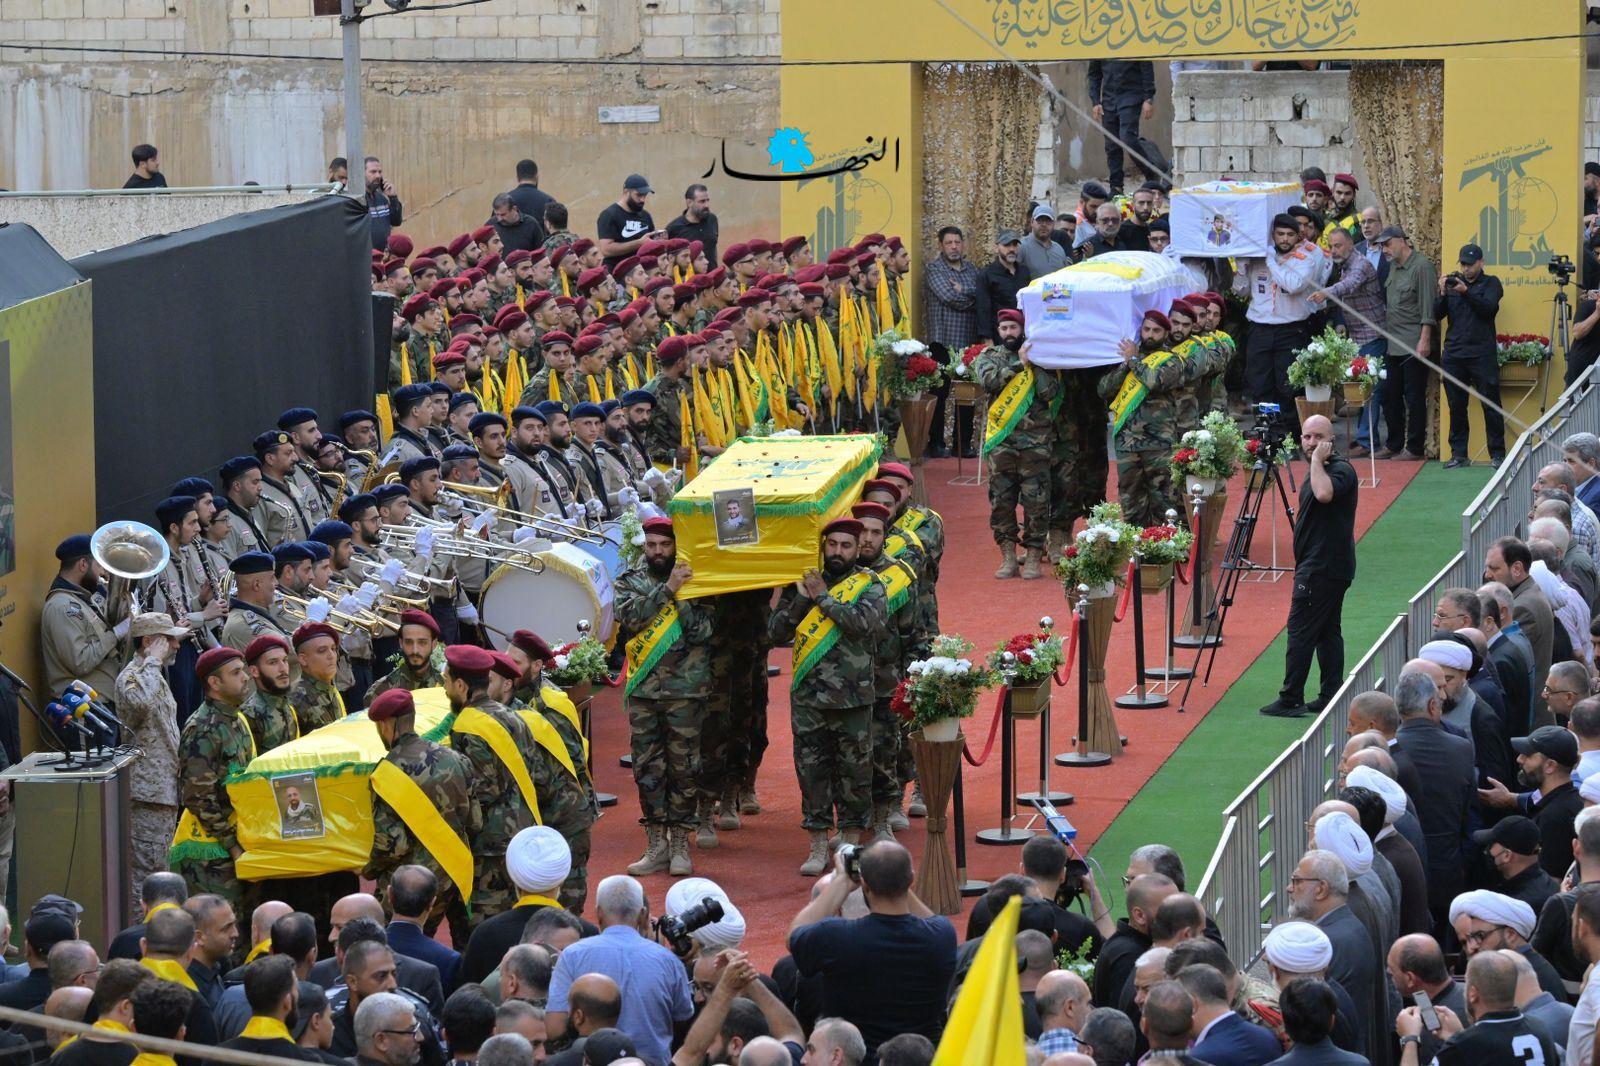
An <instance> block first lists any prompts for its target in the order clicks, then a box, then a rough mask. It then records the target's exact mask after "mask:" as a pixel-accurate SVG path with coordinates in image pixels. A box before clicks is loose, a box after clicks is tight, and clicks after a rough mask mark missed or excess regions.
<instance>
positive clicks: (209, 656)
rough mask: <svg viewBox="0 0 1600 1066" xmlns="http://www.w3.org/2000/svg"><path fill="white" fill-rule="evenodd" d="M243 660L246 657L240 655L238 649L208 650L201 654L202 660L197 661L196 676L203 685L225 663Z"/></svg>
mask: <svg viewBox="0 0 1600 1066" xmlns="http://www.w3.org/2000/svg"><path fill="white" fill-rule="evenodd" d="M243 658H244V656H243V655H240V654H239V651H238V649H237V648H207V649H206V650H205V651H203V652H201V653H200V658H198V659H196V660H195V663H194V676H195V677H197V678H199V679H200V683H201V684H202V685H203V684H205V681H206V678H208V677H210V676H211V675H212V674H214V673H216V672H217V668H218V667H219V666H221V665H222V664H223V663H228V662H232V661H233V660H235V659H243Z"/></svg>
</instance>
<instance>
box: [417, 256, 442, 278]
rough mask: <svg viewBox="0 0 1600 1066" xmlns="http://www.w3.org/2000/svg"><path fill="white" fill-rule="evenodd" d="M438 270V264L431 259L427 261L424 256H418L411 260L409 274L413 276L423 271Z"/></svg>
mask: <svg viewBox="0 0 1600 1066" xmlns="http://www.w3.org/2000/svg"><path fill="white" fill-rule="evenodd" d="M438 269H439V264H438V263H435V262H434V261H433V260H432V259H429V258H428V257H427V256H425V255H419V256H417V257H416V258H415V259H413V260H411V273H413V274H420V273H422V272H423V271H424V270H438Z"/></svg>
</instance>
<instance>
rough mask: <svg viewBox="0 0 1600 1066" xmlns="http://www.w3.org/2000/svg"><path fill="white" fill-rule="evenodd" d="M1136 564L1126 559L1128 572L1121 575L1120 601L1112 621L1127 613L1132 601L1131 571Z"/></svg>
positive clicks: (1116, 620)
mask: <svg viewBox="0 0 1600 1066" xmlns="http://www.w3.org/2000/svg"><path fill="white" fill-rule="evenodd" d="M1138 565H1139V564H1138V563H1136V562H1134V561H1133V560H1131V559H1130V560H1128V572H1127V573H1125V574H1123V575H1122V602H1121V603H1119V604H1117V613H1116V615H1115V616H1114V617H1113V618H1112V621H1114V622H1120V621H1122V617H1123V615H1125V614H1127V613H1128V604H1130V603H1132V602H1133V571H1134V568H1135V567H1137V566H1138Z"/></svg>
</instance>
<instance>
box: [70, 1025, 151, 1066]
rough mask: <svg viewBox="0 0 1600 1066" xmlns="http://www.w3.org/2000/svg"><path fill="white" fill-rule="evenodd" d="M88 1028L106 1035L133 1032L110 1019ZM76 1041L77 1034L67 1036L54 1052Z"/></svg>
mask: <svg viewBox="0 0 1600 1066" xmlns="http://www.w3.org/2000/svg"><path fill="white" fill-rule="evenodd" d="M89 1028H91V1029H99V1030H101V1031H102V1032H107V1033H131V1032H133V1030H132V1029H129V1028H128V1027H127V1026H126V1025H123V1024H122V1023H121V1022H118V1021H113V1020H112V1019H110V1018H101V1019H100V1020H99V1021H97V1022H95V1023H94V1024H93V1025H91V1026H90V1027H89ZM77 1039H78V1037H77V1034H76V1033H74V1034H73V1035H72V1036H69V1037H67V1038H66V1039H65V1040H63V1041H62V1042H61V1047H58V1048H56V1050H57V1051H60V1050H61V1048H64V1047H66V1046H67V1045H68V1044H71V1043H72V1042H73V1041H75V1040H77ZM99 1042H100V1041H94V1043H99ZM141 1057H142V1056H141ZM152 1057H153V1058H158V1059H162V1058H165V1056H163V1055H155V1056H152ZM134 1061H135V1062H137V1061H139V1059H138V1058H135V1059H134ZM166 1061H167V1062H171V1061H172V1060H171V1059H166Z"/></svg>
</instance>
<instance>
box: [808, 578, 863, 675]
mask: <svg viewBox="0 0 1600 1066" xmlns="http://www.w3.org/2000/svg"><path fill="white" fill-rule="evenodd" d="M874 580H876V578H875V577H874V576H873V574H872V573H871V572H870V571H866V570H857V571H855V572H854V573H852V574H849V575H848V576H846V577H845V579H844V580H843V581H841V582H839V583H838V584H837V585H834V586H833V587H832V588H830V589H829V590H828V595H829V596H832V597H833V598H834V599H835V600H838V601H839V602H840V603H854V602H855V601H856V600H858V599H860V598H861V594H862V593H863V592H865V591H867V588H868V587H869V586H871V584H872V582H873V581H874ZM838 642H839V627H838V626H836V625H834V623H833V619H831V618H829V617H828V616H827V615H825V614H823V613H822V608H820V607H815V606H814V607H812V608H811V610H809V611H807V612H806V616H805V617H804V618H802V619H801V620H800V625H799V626H798V627H797V628H796V629H795V634H794V668H793V671H792V672H791V675H790V682H789V689H790V691H793V690H795V689H796V688H798V687H799V685H800V681H801V679H803V678H804V677H805V676H806V675H807V674H809V673H810V672H811V670H812V668H813V667H815V666H816V665H817V664H818V663H819V662H821V661H822V657H823V656H824V655H826V654H828V652H829V650H831V649H832V648H833V646H834V645H835V644H837V643H838Z"/></svg>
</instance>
